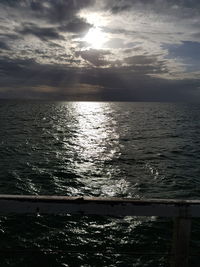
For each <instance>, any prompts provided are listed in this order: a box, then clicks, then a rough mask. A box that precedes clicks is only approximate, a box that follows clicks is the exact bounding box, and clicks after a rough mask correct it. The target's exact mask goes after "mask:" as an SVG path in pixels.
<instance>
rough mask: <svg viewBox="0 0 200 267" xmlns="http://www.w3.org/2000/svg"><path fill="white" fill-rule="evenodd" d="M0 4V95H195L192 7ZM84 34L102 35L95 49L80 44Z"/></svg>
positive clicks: (182, 1) (61, 1) (45, 1)
mask: <svg viewBox="0 0 200 267" xmlns="http://www.w3.org/2000/svg"><path fill="white" fill-rule="evenodd" d="M0 5H1V9H0V17H1V27H0V37H1V41H0V48H1V57H0V64H1V65H0V66H1V68H0V76H1V79H0V85H1V87H0V88H1V89H0V91H1V93H0V97H3V96H4V97H6V96H7V97H8V95H9V96H12V95H13V96H15V97H17V96H20V97H23V96H26V97H30V98H35V97H36V98H40V97H41V98H45V97H46V98H48V99H50V98H52V99H53V98H56V99H62V98H64V99H70V97H71V98H73V99H79V100H81V99H85V100H87V98H88V99H90V100H92V99H93V100H95V99H96V100H102V99H103V100H153V99H155V100H156V101H157V100H170V99H171V100H173V99H176V100H177V99H179V100H183V99H197V96H198V95H199V89H198V88H199V80H200V78H199V77H200V76H199V69H200V66H199V56H198V55H199V53H198V52H199V44H200V40H199V24H200V18H199V10H200V2H199V1H194V0H190V1H186V0H173V1H172V0H152V1H149V0H134V1H133V0H109V1H106V0H102V1H93V0H18V1H15V0H1V1H0ZM90 28H94V29H98V30H99V32H102V33H103V34H104V38H105V42H102V43H103V45H102V46H101V48H100V49H94V46H92V43H91V44H90V43H86V42H85V41H84V38H83V36H84V35H85V34H86V33H87V32H88V30H89V29H90ZM35 37H37V38H35ZM87 88H88V89H87ZM194 96H195V97H194Z"/></svg>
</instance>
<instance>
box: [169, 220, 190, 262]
mask: <svg viewBox="0 0 200 267" xmlns="http://www.w3.org/2000/svg"><path fill="white" fill-rule="evenodd" d="M190 232H191V218H190V217H177V218H175V220H174V230H173V240H172V242H173V243H172V256H171V267H188V262H189V247H190Z"/></svg>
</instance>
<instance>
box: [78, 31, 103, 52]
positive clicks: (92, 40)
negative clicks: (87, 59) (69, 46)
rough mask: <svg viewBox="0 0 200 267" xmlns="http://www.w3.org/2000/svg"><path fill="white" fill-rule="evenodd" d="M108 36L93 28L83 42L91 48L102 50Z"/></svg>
mask: <svg viewBox="0 0 200 267" xmlns="http://www.w3.org/2000/svg"><path fill="white" fill-rule="evenodd" d="M106 39H107V38H106V34H105V33H104V32H102V30H101V29H100V28H98V27H95V28H91V29H90V30H89V31H88V33H87V34H86V35H85V37H84V38H83V41H85V42H87V43H88V44H90V46H91V48H94V49H100V48H102V47H103V45H104V43H105V42H106Z"/></svg>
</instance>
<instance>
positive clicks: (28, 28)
mask: <svg viewBox="0 0 200 267" xmlns="http://www.w3.org/2000/svg"><path fill="white" fill-rule="evenodd" d="M18 32H19V33H21V34H23V35H30V34H32V35H35V36H36V37H38V38H39V39H41V40H43V41H46V40H49V39H60V40H61V39H63V36H62V35H60V34H59V33H58V32H57V29H55V28H52V27H38V26H37V25H35V24H33V23H29V24H26V25H25V26H24V27H23V29H21V30H19V31H18Z"/></svg>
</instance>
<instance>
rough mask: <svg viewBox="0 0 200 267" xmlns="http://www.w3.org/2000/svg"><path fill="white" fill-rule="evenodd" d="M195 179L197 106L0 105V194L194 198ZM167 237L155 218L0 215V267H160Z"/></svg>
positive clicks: (198, 235)
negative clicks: (36, 266) (0, 263)
mask: <svg viewBox="0 0 200 267" xmlns="http://www.w3.org/2000/svg"><path fill="white" fill-rule="evenodd" d="M199 174H200V105H198V104H182V103H134V102H126V103H125V102H124V103H123V102H36V101H35V102H34V101H32V102H31V101H0V194H31V195H51V194H52V195H65V196H101V197H132V198H176V199H199V198H200V175H199ZM192 229H193V232H192V241H191V247H192V250H191V251H192V252H193V254H195V251H198V249H199V246H200V244H199V240H200V224H199V221H198V220H195V221H194V222H193V228H192ZM171 237H172V221H171V220H170V219H164V218H157V217H150V218H141V217H140V218H132V217H125V218H106V217H97V216H96V217H95V216H92V217H86V216H85V217H79V216H69V215H65V216H64V215H63V216H61V215H60V216H53V215H52V216H42V215H41V216H39V217H38V216H34V215H32V216H30V215H23V216H21V215H20V216H19V215H16V216H14V215H8V216H1V217H0V240H1V241H0V254H1V262H2V265H1V266H35V265H36V263H37V264H39V265H41V266H138V267H139V266H169V259H168V253H170V246H171V243H170V242H171ZM146 252H148V253H150V254H149V255H145V253H146ZM190 266H199V265H198V257H197V258H195V256H193V257H191V259H190Z"/></svg>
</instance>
